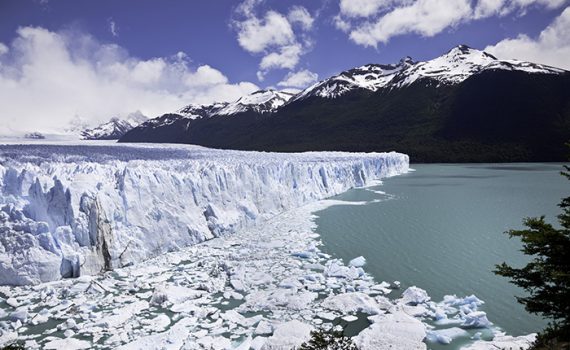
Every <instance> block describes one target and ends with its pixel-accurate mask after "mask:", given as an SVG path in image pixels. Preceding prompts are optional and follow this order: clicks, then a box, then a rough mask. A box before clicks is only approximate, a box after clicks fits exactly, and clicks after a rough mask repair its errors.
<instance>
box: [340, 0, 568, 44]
mask: <svg viewBox="0 0 570 350" xmlns="http://www.w3.org/2000/svg"><path fill="white" fill-rule="evenodd" d="M339 1H340V2H339V8H340V11H339V14H338V15H337V16H336V17H334V19H333V23H334V25H335V26H336V27H337V28H338V29H339V30H342V31H344V32H346V33H348V35H349V37H350V39H351V40H352V41H353V42H355V43H356V44H359V45H363V46H372V47H377V46H378V44H379V43H382V44H386V43H387V42H388V41H389V40H390V39H391V38H393V37H395V36H399V35H405V34H417V35H420V36H424V37H431V36H434V35H436V34H439V33H441V32H442V31H444V30H446V29H448V28H453V27H455V26H457V25H459V24H461V23H464V22H469V21H472V20H477V19H481V18H485V17H490V16H505V15H507V14H509V13H513V12H517V13H518V14H524V13H525V11H526V10H527V9H528V8H530V7H542V8H548V9H553V8H558V7H561V6H562V5H564V4H565V3H566V1H567V0H476V1H472V0H339Z"/></svg>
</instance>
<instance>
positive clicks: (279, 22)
mask: <svg viewBox="0 0 570 350" xmlns="http://www.w3.org/2000/svg"><path fill="white" fill-rule="evenodd" d="M261 2H262V0H245V1H243V2H242V3H241V4H240V5H238V6H237V8H236V11H235V14H236V17H237V19H236V18H234V19H233V21H232V26H233V27H234V29H235V30H236V32H237V40H238V43H239V45H240V46H241V47H242V48H243V49H244V50H246V51H247V52H249V53H251V54H254V55H260V56H261V60H260V62H259V71H258V72H257V79H258V80H259V81H263V80H264V78H265V75H266V74H267V73H268V72H269V71H270V70H273V69H294V68H295V67H296V66H297V64H298V63H299V60H300V58H301V56H302V55H303V54H305V53H306V52H307V51H309V50H310V48H311V46H312V40H311V39H310V38H309V36H308V35H307V33H308V31H310V30H311V28H312V27H313V23H314V18H313V17H312V16H311V14H310V13H309V11H307V9H306V8H305V7H303V6H292V7H291V8H290V9H289V12H288V14H287V16H285V15H283V14H281V13H279V12H277V11H274V10H269V11H267V12H265V15H263V16H258V15H257V13H256V12H257V11H256V10H258V8H257V7H258V5H259V4H260V3H261Z"/></svg>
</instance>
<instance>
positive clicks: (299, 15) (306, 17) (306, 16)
mask: <svg viewBox="0 0 570 350" xmlns="http://www.w3.org/2000/svg"><path fill="white" fill-rule="evenodd" d="M287 18H288V19H289V22H290V23H294V24H295V23H298V24H299V25H301V28H303V29H304V30H309V29H311V28H312V27H313V22H314V21H315V19H314V18H313V17H312V16H311V14H310V13H309V11H307V9H306V8H304V7H303V6H293V7H292V8H291V10H289V14H288V15H287Z"/></svg>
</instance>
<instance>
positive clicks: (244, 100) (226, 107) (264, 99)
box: [177, 89, 294, 119]
mask: <svg viewBox="0 0 570 350" xmlns="http://www.w3.org/2000/svg"><path fill="white" fill-rule="evenodd" d="M293 96H294V94H292V93H289V92H284V91H276V90H273V89H269V90H259V91H256V92H253V93H251V94H249V95H246V96H243V97H241V98H239V99H238V100H237V101H234V102H222V103H214V104H208V105H196V104H190V105H188V106H186V107H184V108H182V109H180V110H178V111H177V114H180V115H182V116H184V117H186V118H190V119H196V118H208V117H213V116H215V115H235V114H238V113H243V112H250V111H251V112H255V113H273V112H275V111H277V109H278V108H279V107H281V106H283V105H284V104H285V103H287V101H289V99H291V97H293Z"/></svg>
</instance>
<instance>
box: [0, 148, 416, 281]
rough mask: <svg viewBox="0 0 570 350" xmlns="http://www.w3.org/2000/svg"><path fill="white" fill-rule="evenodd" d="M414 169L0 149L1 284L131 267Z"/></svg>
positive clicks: (334, 159)
mask: <svg viewBox="0 0 570 350" xmlns="http://www.w3.org/2000/svg"><path fill="white" fill-rule="evenodd" d="M408 166H409V158H408V156H407V155H405V154H400V153H395V152H391V153H344V152H308V153H297V154H279V153H263V152H241V151H224V150H211V149H206V148H201V147H193V146H152V147H151V146H147V145H140V146H133V145H113V146H111V145H109V146H86V145H83V146H78V145H76V146H63V145H59V146H58V145H4V146H0V179H1V183H0V185H1V192H0V285H6V284H9V285H25V284H37V283H41V282H46V281H52V280H57V279H60V278H66V277H77V276H80V275H85V274H95V273H99V272H101V271H104V270H110V269H113V268H117V267H122V266H127V265H130V264H133V263H136V262H139V261H142V260H145V259H148V258H151V257H154V256H157V255H159V254H161V253H164V252H168V251H173V250H178V249H180V248H182V247H185V246H188V245H192V244H196V243H199V242H202V241H205V240H208V239H211V238H214V237H218V236H221V235H226V234H231V233H233V232H234V231H236V230H237V229H240V228H243V227H247V225H252V224H254V223H256V222H259V221H261V220H264V219H266V218H269V217H271V216H274V215H277V214H279V213H281V212H283V211H285V210H287V209H291V208H295V207H299V206H301V205H303V204H306V203H309V202H312V201H316V200H320V199H323V198H326V197H330V196H333V195H336V194H339V193H341V192H344V191H346V190H348V189H349V188H353V187H360V186H365V185H366V184H368V183H370V182H371V181H373V180H377V179H380V178H383V177H387V176H392V175H397V174H401V173H404V172H407V171H408Z"/></svg>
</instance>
